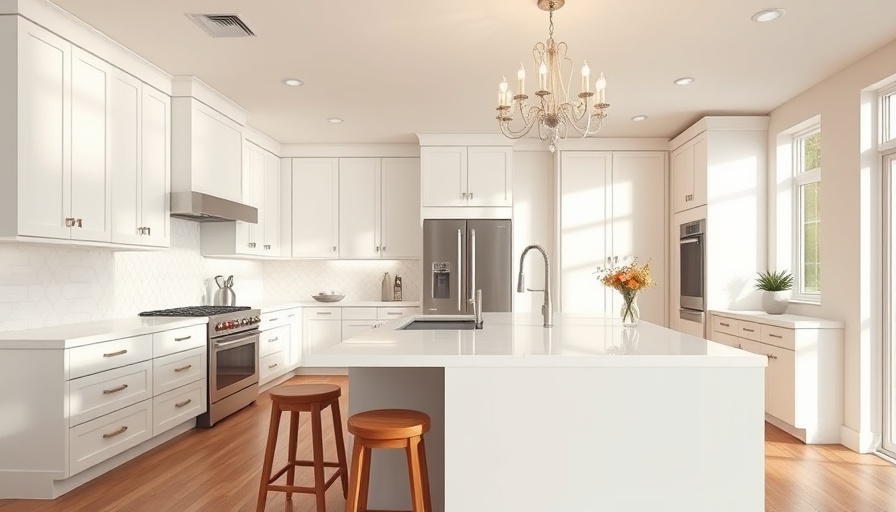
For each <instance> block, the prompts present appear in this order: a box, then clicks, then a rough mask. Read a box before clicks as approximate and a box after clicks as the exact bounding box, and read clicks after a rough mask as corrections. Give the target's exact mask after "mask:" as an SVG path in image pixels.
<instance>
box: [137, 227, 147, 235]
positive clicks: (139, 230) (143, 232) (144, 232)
mask: <svg viewBox="0 0 896 512" xmlns="http://www.w3.org/2000/svg"><path fill="white" fill-rule="evenodd" d="M137 234H138V235H145V234H146V228H144V227H139V228H137Z"/></svg>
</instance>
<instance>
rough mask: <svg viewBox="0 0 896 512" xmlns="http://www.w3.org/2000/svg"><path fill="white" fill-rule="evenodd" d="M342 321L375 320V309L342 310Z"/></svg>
mask: <svg viewBox="0 0 896 512" xmlns="http://www.w3.org/2000/svg"><path fill="white" fill-rule="evenodd" d="M342 319H343V320H376V308H343V309H342Z"/></svg>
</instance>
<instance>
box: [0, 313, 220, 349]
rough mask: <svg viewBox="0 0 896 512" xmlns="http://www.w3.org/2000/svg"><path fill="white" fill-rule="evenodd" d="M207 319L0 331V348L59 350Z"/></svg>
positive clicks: (108, 322) (121, 321)
mask: <svg viewBox="0 0 896 512" xmlns="http://www.w3.org/2000/svg"><path fill="white" fill-rule="evenodd" d="M207 323H208V317H204V316H202V317H144V316H133V317H128V318H115V319H111V320H98V321H95V322H85V323H80V324H66V325H56V326H52V327H41V328H38V329H28V330H24V331H7V332H0V349H47V350H50V349H63V348H72V347H78V346H81V345H89V344H91V343H99V342H102V341H109V340H115V339H119V338H129V337H131V336H139V335H142V334H149V333H153V332H161V331H168V330H171V329H179V328H181V327H190V326H194V325H205V324H207Z"/></svg>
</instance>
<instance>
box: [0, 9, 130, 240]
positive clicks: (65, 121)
mask: <svg viewBox="0 0 896 512" xmlns="http://www.w3.org/2000/svg"><path fill="white" fill-rule="evenodd" d="M0 37H2V38H3V45H2V46H3V51H2V52H0V76H2V78H0V96H2V97H3V100H2V101H3V102H5V105H4V107H3V108H2V110H6V111H7V112H10V113H12V112H18V116H15V115H10V116H3V117H2V118H0V123H3V126H4V128H3V132H4V133H5V135H4V139H5V140H4V143H3V147H0V155H2V156H0V158H3V159H4V161H3V167H4V168H7V169H13V170H14V171H13V172H10V173H7V174H6V175H5V176H4V178H3V179H4V180H5V184H4V185H3V186H2V187H0V188H2V189H3V190H4V192H3V193H2V197H0V199H3V201H0V202H2V203H4V206H3V207H0V208H2V209H3V210H4V214H3V215H2V216H0V217H2V220H0V232H2V233H0V234H2V236H4V237H9V238H12V237H40V238H54V239H72V240H82V241H88V242H108V241H109V240H110V237H111V227H110V224H111V218H110V209H109V203H110V194H111V187H110V183H109V174H108V168H107V162H108V161H109V140H108V133H109V122H110V119H109V108H108V104H109V86H110V83H111V82H110V80H111V74H112V72H113V70H114V68H112V66H110V65H109V64H107V63H106V62H104V61H102V60H100V59H98V58H96V57H94V56H93V55H91V54H89V53H87V52H84V51H83V50H81V49H79V48H76V47H73V46H72V45H71V44H70V43H69V42H67V41H65V40H64V39H62V38H60V37H58V36H56V35H54V34H52V33H50V32H48V31H46V30H45V29H43V28H41V27H38V26H37V25H34V24H33V23H31V22H29V21H26V20H25V19H23V18H21V17H5V19H4V20H3V23H2V25H0Z"/></svg>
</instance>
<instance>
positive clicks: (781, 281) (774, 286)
mask: <svg viewBox="0 0 896 512" xmlns="http://www.w3.org/2000/svg"><path fill="white" fill-rule="evenodd" d="M758 274H759V277H757V278H756V288H758V289H760V290H763V293H762V309H763V310H764V311H765V312H766V313H768V314H770V315H780V314H782V313H784V312H785V311H787V306H788V305H789V304H790V290H791V288H793V275H792V274H791V273H790V272H788V271H786V270H781V271H780V272H758Z"/></svg>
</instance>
